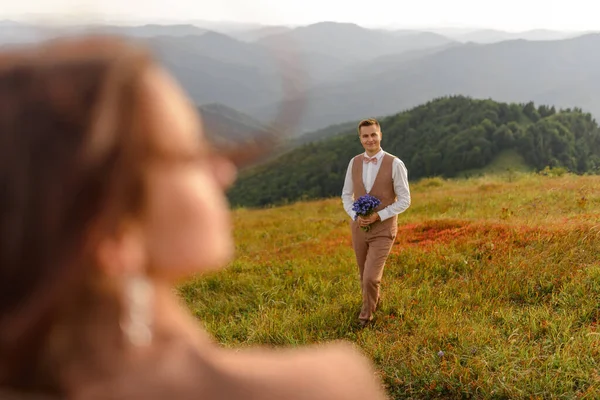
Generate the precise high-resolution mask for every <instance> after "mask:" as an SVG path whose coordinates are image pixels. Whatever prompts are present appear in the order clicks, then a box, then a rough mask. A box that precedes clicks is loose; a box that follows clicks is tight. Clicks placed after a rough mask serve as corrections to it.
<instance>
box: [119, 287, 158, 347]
mask: <svg viewBox="0 0 600 400" xmlns="http://www.w3.org/2000/svg"><path fill="white" fill-rule="evenodd" d="M124 292H125V303H126V311H125V321H123V323H122V324H121V329H123V333H125V336H127V338H128V339H129V341H130V342H131V344H133V345H134V346H139V347H142V346H148V345H150V343H152V322H153V318H152V313H153V307H152V306H153V300H154V287H153V286H152V283H151V282H150V280H148V278H146V277H145V276H142V275H136V276H133V277H131V278H128V279H127V280H126V282H125V290H124Z"/></svg>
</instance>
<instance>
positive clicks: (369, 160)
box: [363, 156, 377, 165]
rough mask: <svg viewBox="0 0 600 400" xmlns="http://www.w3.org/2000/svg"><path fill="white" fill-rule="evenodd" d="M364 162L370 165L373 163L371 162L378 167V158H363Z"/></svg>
mask: <svg viewBox="0 0 600 400" xmlns="http://www.w3.org/2000/svg"><path fill="white" fill-rule="evenodd" d="M363 161H364V162H365V163H366V164H368V163H371V162H372V163H373V164H375V165H377V158H376V157H373V158H369V157H367V156H363Z"/></svg>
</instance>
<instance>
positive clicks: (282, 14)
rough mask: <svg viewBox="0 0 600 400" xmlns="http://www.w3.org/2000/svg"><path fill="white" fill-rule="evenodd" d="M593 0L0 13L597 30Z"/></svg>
mask: <svg viewBox="0 0 600 400" xmlns="http://www.w3.org/2000/svg"><path fill="white" fill-rule="evenodd" d="M596 3H597V0H410V1H407V0H361V1H356V0H214V1H207V0H0V18H16V17H17V16H18V15H23V14H26V13H35V14H40V15H44V14H46V15H47V16H50V15H53V16H55V17H61V18H64V16H65V15H71V16H73V18H75V19H82V18H84V17H85V18H90V17H100V18H108V19H121V20H130V19H135V20H138V21H144V20H146V21H148V20H163V21H164V20H183V21H185V20H193V19H204V20H227V21H243V22H260V23H265V24H308V23H313V22H318V21H339V22H355V23H358V24H359V25H363V26H388V25H395V26H397V27H403V26H404V27H423V26H428V27H438V26H459V27H463V26H466V27H486V28H496V29H505V30H527V29H538V28H547V29H564V30H600V19H599V18H598V16H597V15H598V14H597V12H596V11H600V5H595V4H596Z"/></svg>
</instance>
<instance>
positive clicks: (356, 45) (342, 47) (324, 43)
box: [257, 22, 452, 62]
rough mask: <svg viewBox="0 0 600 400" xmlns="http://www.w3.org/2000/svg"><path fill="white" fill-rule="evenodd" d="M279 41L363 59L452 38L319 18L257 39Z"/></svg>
mask: <svg viewBox="0 0 600 400" xmlns="http://www.w3.org/2000/svg"><path fill="white" fill-rule="evenodd" d="M281 41H285V42H289V43H293V44H294V45H295V46H298V48H299V49H301V50H302V51H304V52H309V53H316V54H321V55H328V56H334V57H338V58H341V59H344V60H346V61H347V62H353V61H364V60H366V59H373V58H375V57H379V56H382V55H386V54H394V53H401V52H404V51H409V50H416V49H423V48H429V47H437V46H441V45H444V44H447V43H450V42H452V40H451V39H448V38H447V37H445V36H442V35H439V34H436V33H432V32H410V33H408V34H406V35H397V34H393V33H392V32H388V31H383V30H374V29H366V28H363V27H361V26H358V25H356V24H351V23H337V22H319V23H316V24H312V25H308V26H302V27H299V28H296V29H293V30H291V31H287V32H284V33H280V34H276V35H270V36H267V37H264V38H262V39H260V40H259V41H258V42H257V43H259V44H262V45H265V46H273V45H277V44H278V43H279V42H281Z"/></svg>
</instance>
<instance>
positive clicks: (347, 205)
mask: <svg viewBox="0 0 600 400" xmlns="http://www.w3.org/2000/svg"><path fill="white" fill-rule="evenodd" d="M353 161H354V158H353V159H351V160H350V163H349V164H348V169H347V170H346V179H344V188H343V189H342V203H343V205H344V210H346V213H347V214H348V215H349V216H350V218H352V219H353V220H355V219H356V212H354V210H352V204H353V203H354V186H353V183H352V163H353Z"/></svg>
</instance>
